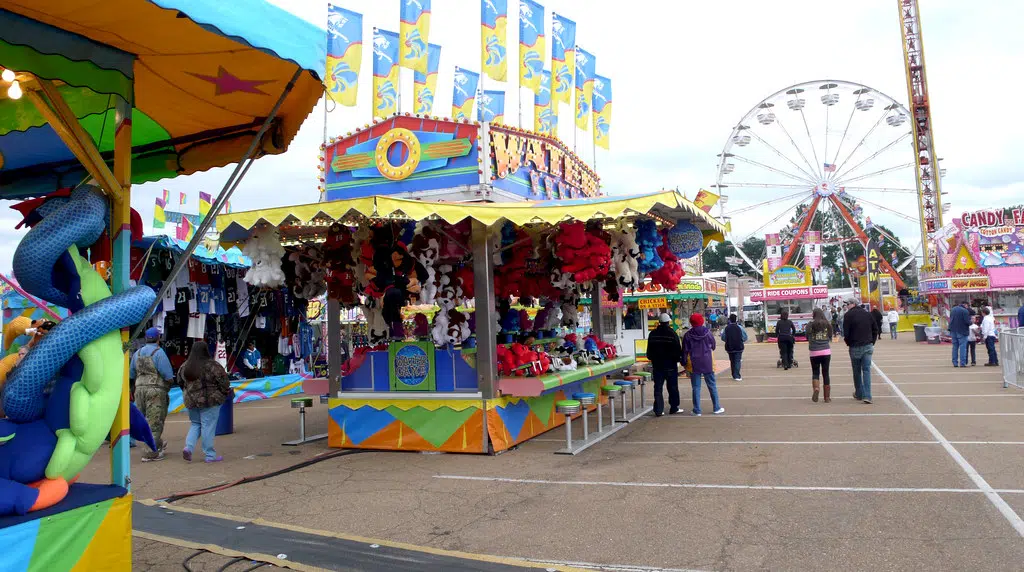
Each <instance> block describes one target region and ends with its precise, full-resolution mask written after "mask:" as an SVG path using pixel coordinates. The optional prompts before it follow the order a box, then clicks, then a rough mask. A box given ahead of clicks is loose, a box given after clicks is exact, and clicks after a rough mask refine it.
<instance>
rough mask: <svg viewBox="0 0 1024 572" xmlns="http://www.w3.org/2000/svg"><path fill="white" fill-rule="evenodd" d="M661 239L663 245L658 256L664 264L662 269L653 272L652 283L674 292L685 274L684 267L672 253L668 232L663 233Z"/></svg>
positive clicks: (659, 248)
mask: <svg viewBox="0 0 1024 572" xmlns="http://www.w3.org/2000/svg"><path fill="white" fill-rule="evenodd" d="M661 238H662V243H661V246H659V247H658V256H660V257H661V260H662V261H663V264H662V266H661V268H659V269H657V270H655V271H654V272H651V282H652V283H653V284H658V285H660V286H662V287H663V288H665V290H667V291H669V292H672V291H674V290H675V289H676V287H677V286H679V282H680V281H681V280H682V279H683V275H684V274H685V272H683V266H682V265H681V264H679V258H677V257H676V255H675V254H673V253H672V249H670V248H669V246H668V231H664V232H662V233H661Z"/></svg>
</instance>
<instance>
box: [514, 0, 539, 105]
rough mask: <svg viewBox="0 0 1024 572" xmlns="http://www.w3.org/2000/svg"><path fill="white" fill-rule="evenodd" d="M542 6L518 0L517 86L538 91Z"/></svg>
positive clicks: (531, 0)
mask: <svg viewBox="0 0 1024 572" xmlns="http://www.w3.org/2000/svg"><path fill="white" fill-rule="evenodd" d="M543 54H544V7H543V6H541V5H540V4H538V3H536V2H534V1H533V0H519V87H526V88H529V89H530V90H532V91H533V93H537V92H538V91H540V76H541V73H540V72H541V71H543V70H544V55H543Z"/></svg>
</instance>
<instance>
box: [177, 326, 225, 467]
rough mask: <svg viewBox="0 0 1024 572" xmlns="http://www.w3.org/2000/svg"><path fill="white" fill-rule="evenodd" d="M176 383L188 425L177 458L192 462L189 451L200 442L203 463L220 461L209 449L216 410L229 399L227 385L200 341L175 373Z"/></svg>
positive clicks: (221, 368) (214, 431)
mask: <svg viewBox="0 0 1024 572" xmlns="http://www.w3.org/2000/svg"><path fill="white" fill-rule="evenodd" d="M178 381H179V382H180V383H181V387H182V390H183V391H182V393H183V394H184V395H183V396H184V400H185V407H187V408H188V418H189V421H191V422H192V425H191V426H190V427H189V429H188V436H186V437H185V448H184V449H183V450H182V451H181V456H182V458H183V459H185V460H186V461H189V462H191V461H192V451H193V450H194V449H195V446H196V443H197V442H198V441H199V439H200V438H201V439H202V447H203V456H204V457H205V460H206V462H207V463H217V462H219V461H223V460H224V457H221V456H220V455H218V454H217V451H215V450H214V448H213V438H214V436H215V435H216V434H217V420H218V419H219V418H220V406H221V405H223V404H224V402H225V401H227V400H228V399H231V398H232V395H231V382H230V381H229V378H228V372H226V371H224V367H223V366H221V365H220V364H219V363H217V362H216V360H214V359H213V358H212V357H211V356H210V348H209V347H208V346H207V345H206V342H204V341H197V342H195V343H194V344H192V351H191V352H190V353H189V355H188V359H187V360H185V363H183V364H181V369H179V370H178Z"/></svg>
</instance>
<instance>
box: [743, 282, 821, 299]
mask: <svg viewBox="0 0 1024 572" xmlns="http://www.w3.org/2000/svg"><path fill="white" fill-rule="evenodd" d="M805 298H828V286H799V287H796V288H757V289H754V290H751V291H750V301H751V302H766V301H769V300H802V299H805Z"/></svg>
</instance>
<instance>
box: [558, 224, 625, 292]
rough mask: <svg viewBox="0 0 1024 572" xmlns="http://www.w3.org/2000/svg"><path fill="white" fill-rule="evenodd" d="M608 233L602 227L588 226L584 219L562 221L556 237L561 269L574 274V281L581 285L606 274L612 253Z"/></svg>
mask: <svg viewBox="0 0 1024 572" xmlns="http://www.w3.org/2000/svg"><path fill="white" fill-rule="evenodd" d="M606 234H607V233H604V232H603V231H601V230H600V228H599V227H594V228H592V229H591V230H587V228H586V225H585V224H584V223H583V222H580V221H573V222H563V223H561V224H560V225H559V230H558V234H557V237H556V239H555V256H556V257H557V258H558V259H559V260H560V261H561V265H560V267H559V269H560V270H561V271H562V272H564V273H569V274H572V279H573V281H574V282H575V283H576V284H580V285H583V284H589V283H590V282H592V281H594V280H596V279H600V278H603V277H604V276H606V275H607V274H608V270H609V268H610V266H611V257H612V253H611V248H610V247H609V246H608V242H607V240H606V238H605V236H604V235H606Z"/></svg>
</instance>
